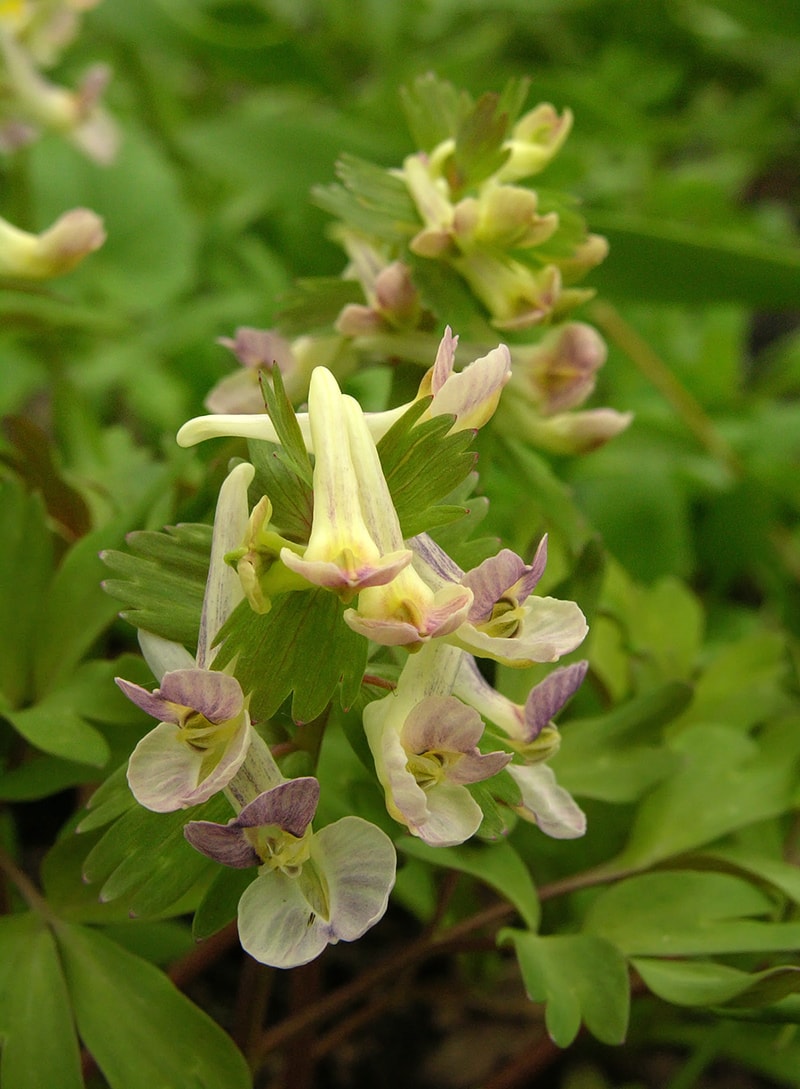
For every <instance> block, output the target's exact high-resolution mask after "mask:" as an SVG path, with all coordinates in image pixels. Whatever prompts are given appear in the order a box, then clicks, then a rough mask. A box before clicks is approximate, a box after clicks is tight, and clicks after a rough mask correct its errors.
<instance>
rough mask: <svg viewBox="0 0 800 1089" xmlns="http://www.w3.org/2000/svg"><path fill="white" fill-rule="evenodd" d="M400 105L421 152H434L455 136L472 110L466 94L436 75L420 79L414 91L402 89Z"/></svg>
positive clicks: (411, 87)
mask: <svg viewBox="0 0 800 1089" xmlns="http://www.w3.org/2000/svg"><path fill="white" fill-rule="evenodd" d="M400 101H401V102H402V105H403V109H404V111H405V115H406V123H407V124H408V127H409V130H410V131H411V135H412V137H413V139H414V143H415V144H416V146H417V147H418V148H420V150H421V151H432V150H433V148H435V147H436V145H437V144H440V143H441V142H442V141H443V140H446V139H448V137H450V136H455V133H456V130H457V129H458V126H459V125H460V124H461V121H462V120H463V118H464V117H466V116H467V114H468V113H469V111H470V109H471V108H472V99H471V97H470V95H469V94H467V92H466V91H459V90H458V89H457V88H456V87H454V86H453V84H452V83H449V82H448V81H447V80H444V79H439V78H438V76H435V75H434V74H433V72H427V73H426V74H425V75H422V76H417V78H416V79H415V80H414V82H413V83H412V84H411V86H410V87H402V88H401V89H400Z"/></svg>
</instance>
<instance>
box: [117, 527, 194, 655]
mask: <svg viewBox="0 0 800 1089" xmlns="http://www.w3.org/2000/svg"><path fill="white" fill-rule="evenodd" d="M127 543H128V548H129V550H130V551H128V552H121V551H114V550H109V551H107V552H104V553H103V556H102V559H103V562H104V563H105V564H106V566H107V567H109V568H110V569H111V571H112V573H113V576H115V577H112V578H109V579H106V581H105V583H104V589H105V590H106V592H107V593H108V594H110V595H111V596H112V597H114V598H116V599H117V600H118V601H121V602H123V604H124V606H125V608H124V609H123V611H122V615H123V616H124V617H125V618H126V619H127V620H129V621H130V622H131V623H132V624H135V625H136V626H137V627H140V628H144V629H145V631H151V632H153V633H154V634H155V635H160V636H161V637H162V639H170V640H172V641H173V642H176V643H184V644H185V645H186V646H191V647H195V646H197V636H198V631H199V628H200V611H201V609H202V606H203V594H204V592H205V585H206V578H207V576H208V560H209V556H210V553H211V526H206V525H200V524H194V523H191V524H189V523H186V524H184V525H178V526H171V527H169V528H168V529H167V530H166V531H165V532H163V533H158V532H155V531H152V530H142V531H139V532H137V533H131V534H130V535H129V536H128V539H127Z"/></svg>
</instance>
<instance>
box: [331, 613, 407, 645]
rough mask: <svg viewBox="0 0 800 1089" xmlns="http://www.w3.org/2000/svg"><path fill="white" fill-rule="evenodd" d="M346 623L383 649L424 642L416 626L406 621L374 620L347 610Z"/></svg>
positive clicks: (345, 614)
mask: <svg viewBox="0 0 800 1089" xmlns="http://www.w3.org/2000/svg"><path fill="white" fill-rule="evenodd" d="M344 622H345V624H347V626H348V627H349V628H352V630H353V631H355V632H358V634H359V635H363V636H365V638H367V639H371V640H372V641H373V643H379V644H380V645H381V646H383V647H407V646H411V645H412V644H416V643H422V642H423V638H422V636H421V635H420V633H419V632H418V631H417V629H416V628H415V627H414V625H413V624H409V623H407V622H406V621H404V620H372V619H370V618H369V617H365V616H361V615H360V613H357V612H356V610H355V609H345V612H344Z"/></svg>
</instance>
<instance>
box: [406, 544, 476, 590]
mask: <svg viewBox="0 0 800 1089" xmlns="http://www.w3.org/2000/svg"><path fill="white" fill-rule="evenodd" d="M408 543H409V544H410V545H411V547H412V548H413V550H414V553H415V555H416V556H417V557H418V559H419V560H420V561H421V566H422V570H421V572H420V573H421V575H422V578H423V580H424V581H425V582H428V579H427V578H426V575H427V574H428V573H429V572H430V573H432V575H433V576H434V580H433V581H431V582H430V583H429V584H430V585H437V586H438V585H441V583H444V582H460V581H461V579H462V578H463V576H464V572H463V571H462V570H461V568H460V567H459V566H458V564H457V563H456V562H455V560H451V559H450V557H449V556H448V555H447V553H446V552H445V551H444V549H443V548H440V547H439V545H438V544H437V543H436V541H434V539H433V538H432V537H429V536H428V534H427V533H420V534H419V535H418V536H417V537H412V538H411V540H410V541H409V542H408Z"/></svg>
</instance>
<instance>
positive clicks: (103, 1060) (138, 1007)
mask: <svg viewBox="0 0 800 1089" xmlns="http://www.w3.org/2000/svg"><path fill="white" fill-rule="evenodd" d="M57 938H58V945H59V950H60V953H61V956H62V959H63V963H64V971H65V974H66V977H67V981H68V984H69V989H70V993H71V996H72V1003H73V1008H74V1011H75V1019H76V1021H77V1024H78V1030H79V1032H80V1035H81V1039H82V1040H83V1041H84V1043H85V1044H86V1046H87V1048H88V1049H89V1051H90V1052H91V1054H92V1055H93V1057H94V1058H95V1059H96V1061H97V1064H98V1066H99V1067H100V1069H101V1071H102V1072H103V1075H104V1077H105V1078H106V1080H107V1081H108V1084H109V1086H110V1087H111V1089H142V1086H145V1085H147V1086H151V1087H152V1089H249V1087H250V1086H251V1085H252V1081H251V1077H250V1072H249V1070H248V1068H247V1064H246V1063H245V1061H244V1058H243V1057H242V1055H241V1054H240V1052H239V1051H238V1050H237V1048H236V1047H235V1046H234V1044H233V1042H232V1041H231V1039H230V1038H229V1037H228V1036H227V1035H226V1033H225V1032H223V1030H222V1029H221V1028H220V1027H219V1025H217V1024H216V1023H215V1022H214V1021H212V1020H211V1018H210V1017H208V1016H207V1015H206V1014H205V1013H203V1012H202V1011H201V1010H199V1009H197V1007H196V1006H194V1005H192V1003H191V1002H190V1001H189V1000H188V999H187V998H185V997H184V996H183V995H182V994H181V993H180V992H179V991H177V990H176V989H175V987H173V985H172V983H170V981H169V980H168V979H167V977H166V976H165V975H164V974H163V973H162V972H160V971H159V970H158V969H157V968H155V967H153V965H151V964H148V963H147V962H146V961H143V960H141V959H140V958H139V957H136V956H134V955H133V954H132V953H128V952H127V951H126V950H124V949H121V948H120V947H119V946H118V945H116V944H115V943H114V942H112V941H109V939H108V938H105V937H103V936H102V935H101V934H99V933H97V932H96V931H91V930H87V929H84V928H83V927H79V926H76V925H73V924H69V923H61V924H59V926H58V928H57ZM45 1084H53V1085H56V1084H58V1085H60V1084H61V1083H60V1082H58V1081H54V1082H50V1083H47V1082H42V1083H40V1085H45Z"/></svg>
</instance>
